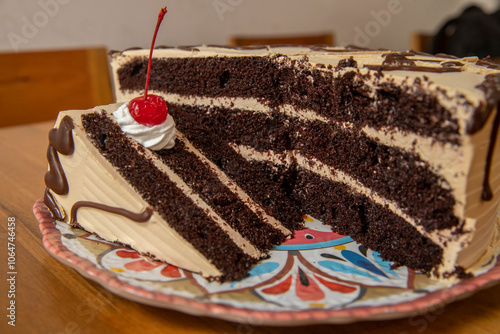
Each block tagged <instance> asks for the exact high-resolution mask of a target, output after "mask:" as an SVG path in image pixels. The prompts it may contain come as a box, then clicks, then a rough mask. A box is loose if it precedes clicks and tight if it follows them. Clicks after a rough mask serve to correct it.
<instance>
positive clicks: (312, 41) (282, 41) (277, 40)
mask: <svg viewBox="0 0 500 334" xmlns="http://www.w3.org/2000/svg"><path fill="white" fill-rule="evenodd" d="M229 44H230V45H232V46H248V45H333V44H334V37H333V34H331V33H325V34H317V35H301V36H234V37H230V39H229Z"/></svg>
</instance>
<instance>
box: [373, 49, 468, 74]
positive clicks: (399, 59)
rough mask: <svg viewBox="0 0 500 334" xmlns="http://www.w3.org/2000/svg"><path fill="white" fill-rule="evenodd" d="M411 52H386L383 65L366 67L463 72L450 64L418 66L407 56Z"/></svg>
mask: <svg viewBox="0 0 500 334" xmlns="http://www.w3.org/2000/svg"><path fill="white" fill-rule="evenodd" d="M411 55H413V54H411V53H396V52H391V53H385V54H383V55H382V57H384V58H385V59H384V61H383V62H382V65H380V66H379V65H365V67H366V68H368V69H370V70H376V71H412V72H429V73H431V72H434V73H444V72H461V71H462V70H461V69H460V68H457V67H450V66H441V67H434V66H418V65H417V64H416V63H415V61H413V60H412V59H409V58H407V57H406V56H411ZM420 61H423V62H431V63H432V62H435V61H433V60H420Z"/></svg>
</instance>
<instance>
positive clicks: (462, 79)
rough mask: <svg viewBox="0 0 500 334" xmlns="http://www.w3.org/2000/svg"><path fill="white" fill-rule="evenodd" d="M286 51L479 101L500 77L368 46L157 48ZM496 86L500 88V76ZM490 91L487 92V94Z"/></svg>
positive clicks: (445, 59)
mask: <svg viewBox="0 0 500 334" xmlns="http://www.w3.org/2000/svg"><path fill="white" fill-rule="evenodd" d="M148 52H149V51H148V50H146V49H135V48H132V49H129V50H125V51H121V52H112V53H111V55H112V58H113V65H114V66H120V65H122V64H124V63H126V62H127V61H128V59H129V58H131V57H140V56H148ZM275 55H276V56H278V55H285V56H287V57H288V58H289V59H292V60H294V59H296V60H301V59H304V57H307V59H308V61H309V62H310V63H311V64H312V65H314V66H316V67H317V68H319V69H325V71H326V70H328V69H332V68H335V67H337V66H338V65H339V62H341V61H345V60H346V59H349V58H350V57H353V59H354V60H355V61H356V63H357V67H358V69H360V71H366V72H368V71H369V70H372V71H380V72H381V73H384V74H387V73H390V76H391V77H392V78H400V79H401V80H405V79H407V78H409V79H412V78H423V79H424V80H428V81H429V82H432V83H435V84H436V85H438V86H439V87H442V88H449V89H451V90H454V91H457V92H459V93H461V94H464V95H465V96H466V97H467V98H468V100H469V101H470V102H471V103H472V104H474V105H478V104H479V103H480V101H481V100H483V101H484V99H485V98H487V99H488V98H489V97H488V96H485V94H486V93H485V89H484V87H482V85H483V84H484V82H485V77H486V76H488V75H495V76H499V77H500V65H498V64H495V63H493V62H491V61H488V60H481V59H479V58H478V57H466V58H456V57H454V56H450V55H443V54H438V55H436V56H434V55H431V54H426V53H422V52H418V51H405V52H394V51H389V50H366V49H360V48H352V47H351V48H349V47H347V48H342V47H305V46H304V47H300V46H273V47H270V46H254V47H246V48H236V47H227V46H216V45H200V46H188V47H182V46H181V47H159V48H157V49H156V50H155V52H154V57H157V58H162V57H166V58H188V57H192V58H200V57H253V56H256V57H264V56H275ZM495 81H496V82H497V84H496V86H497V87H495V89H497V91H500V80H495ZM486 95H487V94H486Z"/></svg>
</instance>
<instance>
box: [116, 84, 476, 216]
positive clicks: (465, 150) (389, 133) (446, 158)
mask: <svg viewBox="0 0 500 334" xmlns="http://www.w3.org/2000/svg"><path fill="white" fill-rule="evenodd" d="M155 94H158V95H161V96H163V97H164V98H165V99H166V100H167V101H168V102H170V103H175V104H180V105H189V106H200V107H201V106H213V107H220V108H225V109H241V110H246V111H254V112H259V113H263V114H266V115H270V114H271V112H272V109H271V108H270V107H268V106H266V105H265V104H263V103H261V102H259V101H258V100H257V99H252V98H248V99H247V98H245V99H244V98H227V97H224V98H210V97H198V96H183V95H179V94H165V93H162V92H159V91H156V92H155ZM133 96H134V94H131V93H127V94H124V95H123V96H122V98H123V99H128V98H133ZM278 111H279V112H281V113H283V114H285V115H287V116H289V117H291V118H297V119H299V120H301V121H305V122H310V121H318V122H323V123H330V122H331V121H330V120H328V119H327V118H325V117H322V116H320V115H318V114H317V113H315V112H312V111H310V110H306V109H297V108H296V107H294V106H292V105H283V106H280V107H279V109H278ZM336 124H337V125H338V126H340V127H342V128H344V129H346V130H351V129H353V128H354V125H353V124H352V123H348V122H338V123H336ZM361 131H362V133H363V134H365V135H366V136H367V137H369V138H371V139H373V140H375V141H377V142H379V143H381V144H384V145H386V146H389V147H396V148H398V149H401V150H403V151H406V152H410V153H413V154H416V155H418V156H420V158H421V159H422V160H424V161H426V162H427V163H428V164H429V166H430V167H431V169H432V170H433V171H434V172H435V173H436V174H438V175H439V176H441V177H442V178H443V179H444V180H446V182H447V183H448V185H446V184H444V185H442V186H445V187H449V188H451V191H452V193H453V196H454V197H455V198H456V199H458V201H457V202H456V205H455V207H454V213H455V215H457V216H462V215H463V212H464V206H465V203H464V202H463V201H461V200H460V199H463V198H464V196H465V195H464V194H465V192H466V189H465V185H466V182H465V180H466V177H467V175H466V174H457V173H456V170H457V169H459V170H465V169H466V165H467V162H468V157H470V155H471V154H472V152H471V148H470V147H467V146H464V145H462V146H458V145H453V144H450V143H438V142H435V141H434V140H433V139H432V138H428V137H422V136H419V135H417V134H414V133H411V132H404V131H400V130H394V129H388V128H382V129H380V130H377V129H374V128H372V127H369V126H365V127H363V128H362V129H361Z"/></svg>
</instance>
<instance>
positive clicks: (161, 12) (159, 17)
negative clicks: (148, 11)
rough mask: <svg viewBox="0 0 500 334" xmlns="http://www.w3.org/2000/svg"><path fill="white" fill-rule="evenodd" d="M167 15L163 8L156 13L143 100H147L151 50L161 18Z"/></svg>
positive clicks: (165, 9) (165, 8)
mask: <svg viewBox="0 0 500 334" xmlns="http://www.w3.org/2000/svg"><path fill="white" fill-rule="evenodd" d="M166 13H167V7H164V8H162V9H161V10H160V13H158V21H157V22H156V28H155V32H154V34H153V41H152V42H151V48H150V50H149V61H148V74H147V76H146V87H145V89H144V100H147V99H148V89H149V78H150V77H151V62H152V58H153V49H154V46H155V42H156V35H158V29H159V28H160V24H161V21H163V17H164V16H165V14H166Z"/></svg>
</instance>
